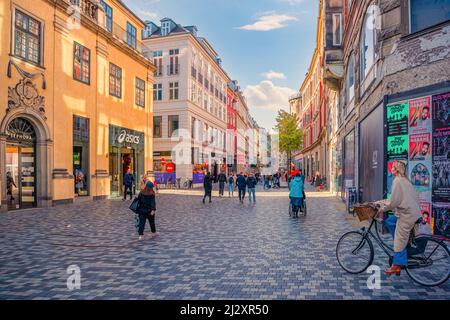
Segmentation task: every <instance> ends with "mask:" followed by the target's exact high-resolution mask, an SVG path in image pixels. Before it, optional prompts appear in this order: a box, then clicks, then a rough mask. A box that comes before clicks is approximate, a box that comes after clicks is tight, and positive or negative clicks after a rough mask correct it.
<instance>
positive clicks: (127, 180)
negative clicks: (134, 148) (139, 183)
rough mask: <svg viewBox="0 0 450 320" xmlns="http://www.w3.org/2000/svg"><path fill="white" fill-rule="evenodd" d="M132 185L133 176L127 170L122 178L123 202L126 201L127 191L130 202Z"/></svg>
mask: <svg viewBox="0 0 450 320" xmlns="http://www.w3.org/2000/svg"><path fill="white" fill-rule="evenodd" d="M133 184H134V176H133V174H132V173H131V170H130V169H127V172H126V173H125V174H124V176H123V185H124V192H123V200H126V199H127V194H128V191H129V194H130V200H131V199H132V198H133Z"/></svg>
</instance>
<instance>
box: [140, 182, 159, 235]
mask: <svg viewBox="0 0 450 320" xmlns="http://www.w3.org/2000/svg"><path fill="white" fill-rule="evenodd" d="M153 188H154V185H153V182H151V181H148V182H147V183H146V185H145V188H144V189H143V190H142V191H141V193H140V194H139V197H138V199H139V203H138V214H139V230H138V232H139V240H144V229H145V223H146V222H147V220H148V222H149V223H150V230H151V232H152V233H151V237H155V236H156V235H158V233H157V232H156V225H155V215H156V197H155V191H154V190H153Z"/></svg>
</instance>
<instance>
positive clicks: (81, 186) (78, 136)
mask: <svg viewBox="0 0 450 320" xmlns="http://www.w3.org/2000/svg"><path fill="white" fill-rule="evenodd" d="M73 176H74V189H75V195H76V196H87V195H89V190H88V189H89V188H88V187H89V183H88V179H89V178H88V177H89V119H87V118H83V117H78V116H74V117H73Z"/></svg>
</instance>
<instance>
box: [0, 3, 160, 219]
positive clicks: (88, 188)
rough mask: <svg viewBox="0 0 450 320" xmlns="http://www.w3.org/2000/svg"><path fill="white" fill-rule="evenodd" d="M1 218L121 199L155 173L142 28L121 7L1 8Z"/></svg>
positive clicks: (151, 70) (150, 97) (31, 5)
mask: <svg viewBox="0 0 450 320" xmlns="http://www.w3.org/2000/svg"><path fill="white" fill-rule="evenodd" d="M0 26H1V27H0V195H1V210H2V211H6V210H14V209H22V208H29V207H47V206H52V205H55V204H59V203H70V202H73V201H74V199H76V200H75V201H78V200H81V199H90V198H91V199H94V200H95V199H104V198H106V197H109V196H119V195H121V194H122V193H123V187H122V185H123V174H124V172H125V171H127V170H128V169H130V170H131V172H132V173H133V174H134V176H135V179H136V180H139V179H140V178H141V177H142V176H143V175H145V174H148V173H149V172H150V171H151V170H152V163H153V161H152V154H153V147H152V129H151V128H152V127H153V94H152V88H153V73H154V66H153V65H152V63H151V62H150V61H149V60H148V59H146V58H145V57H144V55H143V47H142V45H141V42H140V39H141V30H142V29H143V28H144V22H143V21H141V20H140V19H139V18H138V17H137V16H136V15H134V14H133V13H132V12H131V11H130V10H129V9H128V8H127V7H126V6H125V5H124V4H123V3H122V2H121V1H119V0H104V1H97V0H2V1H0Z"/></svg>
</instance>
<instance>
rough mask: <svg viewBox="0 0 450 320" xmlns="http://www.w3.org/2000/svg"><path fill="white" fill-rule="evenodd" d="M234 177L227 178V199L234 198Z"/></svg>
mask: <svg viewBox="0 0 450 320" xmlns="http://www.w3.org/2000/svg"><path fill="white" fill-rule="evenodd" d="M234 183H235V181H234V176H233V174H230V176H229V177H228V197H229V198H231V197H234Z"/></svg>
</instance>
